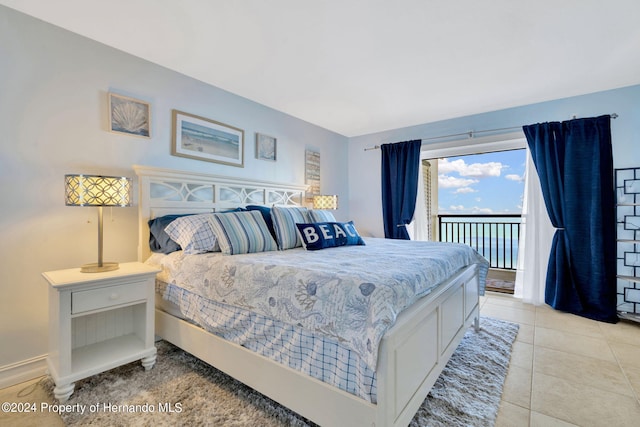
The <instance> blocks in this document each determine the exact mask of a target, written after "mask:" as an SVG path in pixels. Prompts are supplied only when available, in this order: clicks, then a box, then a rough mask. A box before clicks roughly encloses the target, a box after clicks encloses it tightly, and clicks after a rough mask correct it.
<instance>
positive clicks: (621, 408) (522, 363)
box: [480, 293, 640, 427]
mask: <svg viewBox="0 0 640 427" xmlns="http://www.w3.org/2000/svg"><path fill="white" fill-rule="evenodd" d="M480 303H481V308H480V312H481V314H483V315H485V316H491V317H494V318H498V319H503V320H508V321H511V322H515V323H518V324H519V325H520V331H519V332H518V336H517V337H516V342H515V343H514V345H513V351H512V356H511V363H510V365H509V373H508V374H507V378H506V380H505V384H504V389H503V392H502V402H501V403H500V411H499V413H498V419H497V421H496V427H527V426H529V427H556V426H558V427H566V426H581V427H590V426H594V427H602V426H606V427H609V426H610V427H622V426H640V324H637V323H633V322H619V323H617V324H615V325H612V324H606V323H601V322H596V321H593V320H589V319H585V318H582V317H579V316H574V315H571V314H567V313H561V312H558V311H556V310H553V309H552V308H550V307H549V306H533V305H531V304H524V303H522V302H521V301H520V300H518V299H515V298H513V297H512V296H510V295H504V294H498V293H487V295H486V296H484V297H482V298H481V301H480Z"/></svg>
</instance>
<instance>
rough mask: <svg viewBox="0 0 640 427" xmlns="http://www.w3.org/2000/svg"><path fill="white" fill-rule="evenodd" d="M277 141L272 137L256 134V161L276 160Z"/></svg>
mask: <svg viewBox="0 0 640 427" xmlns="http://www.w3.org/2000/svg"><path fill="white" fill-rule="evenodd" d="M277 149H278V140H277V139H276V138H274V137H272V136H269V135H265V134H262V133H256V159H260V160H271V161H273V162H275V161H276V159H277V154H276V153H277Z"/></svg>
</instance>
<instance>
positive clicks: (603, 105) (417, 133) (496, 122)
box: [349, 85, 640, 236]
mask: <svg viewBox="0 0 640 427" xmlns="http://www.w3.org/2000/svg"><path fill="white" fill-rule="evenodd" d="M461 102H462V101H461ZM611 113H617V114H618V115H619V117H618V118H617V119H615V120H612V125H611V128H612V130H611V133H612V139H613V156H614V166H615V167H616V168H625V167H633V166H635V167H637V166H640V85H637V86H630V87H625V88H620V89H614V90H608V91H604V92H597V93H593V94H588V95H581V96H575V97H571V98H563V99H557V100H554V101H548V102H541V103H538V104H531V105H525V106H522V107H516V108H509V109H505V110H499V111H492V112H489V113H483V114H476V115H472V116H465V117H458V118H455V119H450V120H443V121H439V122H433V123H425V124H421V125H418V126H411V127H406V128H402V129H394V130H389V131H386V132H379V133H375V134H370V135H363V136H359V137H355V138H351V139H350V140H349V195H350V198H349V202H350V205H349V213H350V215H351V217H352V218H353V219H354V220H355V221H356V224H357V225H358V227H359V230H361V231H364V232H366V233H368V234H373V235H376V236H383V235H384V233H383V228H382V219H381V218H382V207H381V203H382V202H381V199H380V151H379V150H372V151H364V148H366V147H372V146H375V145H380V144H381V143H387V142H399V141H406V140H411V139H423V138H430V137H437V136H442V135H450V134H457V133H464V132H468V131H471V130H484V129H499V128H508V127H513V126H522V125H527V124H532V123H538V122H547V121H564V120H569V119H571V118H572V117H573V116H577V117H593V116H599V115H603V114H611ZM466 142H468V143H473V140H470V141H465V143H466Z"/></svg>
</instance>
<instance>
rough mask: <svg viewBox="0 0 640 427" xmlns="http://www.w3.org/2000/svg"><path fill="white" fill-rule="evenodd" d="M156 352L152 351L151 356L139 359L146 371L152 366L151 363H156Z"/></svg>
mask: <svg viewBox="0 0 640 427" xmlns="http://www.w3.org/2000/svg"><path fill="white" fill-rule="evenodd" d="M156 357H157V355H156V353H153V354H152V355H151V356H148V357H145V358H144V359H142V360H141V362H142V366H144V370H145V371H148V370H149V369H151V368H153V365H155V363H156Z"/></svg>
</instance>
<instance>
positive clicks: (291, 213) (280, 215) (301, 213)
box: [271, 206, 310, 251]
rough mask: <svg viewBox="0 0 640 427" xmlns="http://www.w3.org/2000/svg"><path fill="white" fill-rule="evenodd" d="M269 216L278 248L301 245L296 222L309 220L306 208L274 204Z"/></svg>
mask: <svg viewBox="0 0 640 427" xmlns="http://www.w3.org/2000/svg"><path fill="white" fill-rule="evenodd" d="M271 218H272V219H273V229H274V231H275V232H276V239H277V240H278V248H280V250H281V251H283V250H285V249H292V248H297V247H298V246H302V240H300V236H299V235H298V230H297V229H296V223H298V222H309V221H310V218H309V212H308V209H307V208H305V207H286V208H285V207H279V206H274V207H273V208H271Z"/></svg>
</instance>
